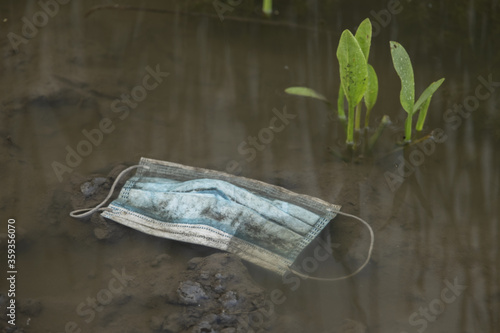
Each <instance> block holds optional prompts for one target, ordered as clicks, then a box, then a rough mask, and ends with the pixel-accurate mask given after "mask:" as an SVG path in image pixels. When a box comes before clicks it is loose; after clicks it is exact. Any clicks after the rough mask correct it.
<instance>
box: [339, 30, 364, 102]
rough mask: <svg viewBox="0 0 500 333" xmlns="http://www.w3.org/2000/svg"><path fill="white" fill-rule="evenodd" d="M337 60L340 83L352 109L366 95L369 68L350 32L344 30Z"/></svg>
mask: <svg viewBox="0 0 500 333" xmlns="http://www.w3.org/2000/svg"><path fill="white" fill-rule="evenodd" d="M337 58H338V60H339V65H340V82H341V85H342V87H343V89H344V93H345V96H346V98H347V101H348V103H349V108H351V106H352V107H354V106H355V105H357V104H358V103H359V102H360V101H361V99H362V98H363V95H364V94H365V91H366V85H367V77H368V70H367V67H368V66H367V62H366V58H365V56H364V54H363V51H362V50H361V47H360V46H359V43H358V42H357V41H356V38H354V36H353V35H352V33H351V32H350V31H349V30H344V32H343V33H342V36H341V37H340V41H339V46H338V48H337Z"/></svg>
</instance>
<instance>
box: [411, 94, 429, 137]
mask: <svg viewBox="0 0 500 333" xmlns="http://www.w3.org/2000/svg"><path fill="white" fill-rule="evenodd" d="M431 98H432V96H430V97H429V98H427V100H426V101H425V102H424V103H422V107H421V108H420V113H419V114H418V120H417V126H416V127H415V129H416V130H417V131H421V130H422V129H423V128H424V122H425V117H427V109H429V104H430V103H431Z"/></svg>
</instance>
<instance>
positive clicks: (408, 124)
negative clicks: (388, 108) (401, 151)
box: [405, 113, 413, 142]
mask: <svg viewBox="0 0 500 333" xmlns="http://www.w3.org/2000/svg"><path fill="white" fill-rule="evenodd" d="M412 116H413V115H411V114H409V113H408V117H407V118H406V123H405V142H411V125H412V124H411V121H412Z"/></svg>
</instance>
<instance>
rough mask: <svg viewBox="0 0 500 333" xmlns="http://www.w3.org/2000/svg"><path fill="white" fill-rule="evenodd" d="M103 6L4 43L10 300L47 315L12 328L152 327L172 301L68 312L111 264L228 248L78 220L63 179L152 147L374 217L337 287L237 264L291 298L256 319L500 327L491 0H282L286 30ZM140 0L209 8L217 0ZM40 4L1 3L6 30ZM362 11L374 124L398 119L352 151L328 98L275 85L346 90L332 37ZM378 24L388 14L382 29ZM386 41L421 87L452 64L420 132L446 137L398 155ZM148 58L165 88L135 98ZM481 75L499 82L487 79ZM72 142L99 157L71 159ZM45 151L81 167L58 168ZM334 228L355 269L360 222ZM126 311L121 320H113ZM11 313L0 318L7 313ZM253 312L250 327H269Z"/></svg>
mask: <svg viewBox="0 0 500 333" xmlns="http://www.w3.org/2000/svg"><path fill="white" fill-rule="evenodd" d="M130 3H132V2H130ZM98 4H102V3H100V2H97V1H88V2H86V3H85V4H82V3H80V2H76V1H75V2H69V3H68V4H65V5H61V6H60V8H59V9H58V11H57V12H56V13H54V16H53V17H50V18H48V19H47V23H46V24H44V25H43V26H41V27H39V28H38V29H37V30H38V31H37V32H31V33H32V35H31V38H30V39H26V40H25V41H26V42H25V43H24V42H23V43H20V44H19V45H18V51H17V52H15V51H13V44H12V43H11V42H10V41H9V39H8V38H3V39H2V42H1V49H2V62H1V63H2V65H1V66H0V74H1V77H2V79H1V80H0V84H1V88H2V89H1V91H2V92H3V94H2V96H1V103H2V104H1V112H0V116H1V122H0V123H1V125H0V126H1V127H0V135H1V139H2V143H1V145H2V149H1V150H0V152H1V157H0V158H1V161H2V163H1V164H0V170H1V174H2V175H3V178H4V180H5V182H6V184H4V191H2V195H1V198H2V201H1V202H2V205H1V211H2V229H3V230H2V231H1V233H3V234H4V236H2V244H6V240H7V238H6V233H7V222H8V219H15V221H16V222H15V226H16V236H17V240H18V242H17V250H16V256H17V257H16V260H17V261H16V262H17V275H16V297H15V298H16V300H17V301H18V303H19V304H23V302H24V303H25V304H26V303H27V302H28V301H27V300H28V299H35V300H36V301H38V302H40V304H41V311H40V312H38V311H37V310H36V306H35V307H32V308H29V306H24V308H19V309H18V316H17V325H18V327H21V328H23V329H24V331H25V332H63V331H65V330H66V331H67V332H71V331H73V329H75V328H72V327H71V325H70V326H69V328H68V326H67V323H68V322H74V323H76V325H77V328H76V329H81V330H82V331H83V332H86V331H88V332H90V331H94V332H101V331H103V332H104V331H106V332H108V331H115V330H116V331H121V332H133V331H144V329H150V330H151V328H149V327H150V326H149V324H148V323H149V321H150V320H151V317H152V316H155V315H156V314H157V313H162V312H172V311H179V309H178V308H176V310H175V309H174V306H173V305H172V304H169V305H168V306H167V305H162V304H156V303H152V301H150V300H149V301H144V300H143V299H141V298H140V297H137V296H136V295H135V294H133V293H132V292H131V293H130V294H127V295H128V298H126V300H127V301H123V302H122V301H120V302H118V303H116V302H113V303H111V304H112V305H110V306H108V308H106V310H105V312H104V313H98V314H97V318H98V319H99V320H90V321H89V322H86V321H85V318H86V317H85V316H81V315H79V314H78V313H75V309H76V308H77V306H78V305H79V304H80V303H81V302H83V301H85V300H86V298H87V297H89V296H92V295H96V294H98V293H99V291H100V290H102V288H104V287H105V286H107V284H108V281H109V280H110V278H111V277H112V276H113V273H112V271H113V269H115V270H120V269H121V267H127V269H132V270H133V268H130V267H134V266H137V267H142V266H140V265H141V263H143V262H147V260H149V259H148V258H155V257H157V256H158V255H159V254H162V253H167V254H168V255H169V256H170V257H171V260H170V261H169V266H168V268H166V269H168V271H169V272H170V271H172V272H182V271H183V270H185V269H186V263H187V262H188V261H189V260H190V259H192V258H193V257H205V256H207V255H209V254H212V253H215V252H217V251H215V250H212V249H206V248H203V247H198V246H191V245H187V244H183V243H179V242H174V241H169V240H163V239H155V238H153V237H149V236H146V235H142V234H139V233H138V232H128V233H126V235H125V236H124V237H123V238H120V239H119V240H117V241H114V242H103V241H97V240H96V239H95V236H94V234H93V227H92V226H91V225H90V224H89V223H84V222H80V221H76V220H74V219H71V218H70V217H69V216H68V213H69V211H71V210H72V209H73V207H72V205H71V198H72V193H71V189H74V188H75V187H71V185H72V184H73V185H74V183H75V182H78V180H79V179H84V178H78V177H77V175H78V174H79V175H83V176H82V177H85V176H88V175H91V174H100V175H107V174H108V173H109V172H110V171H111V170H112V169H113V168H114V167H115V166H117V165H119V164H126V165H132V164H136V163H137V162H138V161H139V159H140V157H142V156H145V157H150V158H156V159H159V160H166V161H172V162H176V163H181V164H186V165H193V166H198V167H203V168H210V169H216V170H220V171H227V172H230V173H235V174H239V175H243V176H246V177H250V178H255V179H259V180H263V181H266V182H269V183H271V184H275V185H280V186H283V187H285V188H288V189H291V190H293V191H295V192H298V193H304V194H309V195H312V196H315V197H319V198H321V199H323V200H326V201H329V202H332V203H336V204H340V205H342V206H343V210H344V211H346V212H348V213H353V214H356V215H359V216H361V217H362V218H364V219H366V220H367V221H369V223H370V224H371V225H372V227H373V229H374V231H375V237H376V240H375V249H374V253H373V257H372V260H371V262H370V264H369V265H368V266H367V267H366V268H365V269H364V270H363V271H362V272H361V273H360V274H358V275H356V276H355V277H353V278H351V279H348V280H345V281H340V282H333V283H324V282H315V281H309V280H300V279H296V280H293V281H286V280H282V279H281V278H279V277H276V276H275V275H273V274H272V273H269V272H266V271H264V270H262V269H260V268H258V267H255V266H253V265H251V264H246V266H247V268H248V270H249V272H250V275H251V276H252V278H253V279H254V280H255V281H256V283H257V284H258V285H259V286H260V287H262V288H263V290H264V294H266V295H271V294H272V292H273V291H275V290H279V291H280V292H281V293H282V294H283V295H284V297H285V298H286V300H284V301H283V302H280V304H275V306H274V307H273V311H270V312H267V313H262V314H261V315H262V316H264V317H272V318H271V319H273V318H287V319H283V320H281V319H280V320H281V321H279V320H278V321H277V324H275V325H274V326H272V327H267V328H263V330H264V331H271V332H282V331H287V332H290V331H293V330H291V329H290V328H288V326H287V328H285V326H284V324H283V323H284V322H286V321H287V320H288V321H289V322H291V323H292V325H291V326H292V327H293V329H295V330H296V331H297V332H301V331H314V332H325V333H326V332H349V331H348V327H347V326H348V325H357V329H358V330H359V331H360V332H364V330H363V328H362V327H366V331H367V332H424V331H426V332H497V331H498V327H500V319H499V313H500V286H499V281H500V276H499V275H500V272H499V267H500V258H499V246H498V237H499V236H500V234H499V233H500V231H499V222H500V221H499V219H498V216H499V213H500V212H499V208H498V202H499V197H500V193H499V192H500V190H499V189H500V158H499V154H498V145H499V144H500V113H499V105H500V97H499V96H500V94H499V92H500V83H497V82H499V81H500V72H499V71H498V65H499V59H500V45H499V41H498V38H497V36H498V33H500V22H499V21H498V15H497V14H498V12H499V11H500V4H499V3H498V1H470V2H466V1H459V2H458V3H457V2H451V1H443V2H441V4H434V3H426V4H424V3H413V2H409V1H401V2H400V6H399V7H397V10H395V12H397V13H396V14H392V15H390V16H385V17H384V14H382V13H381V11H382V10H388V9H389V7H388V3H386V2H377V3H374V2H366V3H365V4H363V5H362V4H359V5H348V4H339V3H336V2H333V1H331V2H325V3H323V4H315V3H313V2H297V3H295V5H291V4H287V3H286V2H279V1H278V2H277V3H276V4H275V6H276V8H279V10H280V15H279V16H278V17H277V18H275V19H276V20H280V21H286V22H289V23H290V24H292V26H288V27H281V26H279V27H278V26H269V25H265V24H259V23H255V22H241V21H230V20H229V19H225V20H224V21H223V22H221V20H220V19H218V18H216V17H215V18H214V17H210V16H202V17H198V16H186V15H164V14H158V13H145V12H137V11H120V10H102V11H96V12H94V13H93V14H92V15H90V16H89V17H87V18H85V17H84V13H85V12H86V11H87V10H88V9H90V8H91V7H92V6H93V5H98ZM105 4H110V2H109V3H108V2H105ZM123 4H125V3H123ZM134 5H137V6H143V7H148V8H168V9H171V10H175V11H178V12H180V11H182V12H186V11H194V12H205V13H208V14H209V15H214V14H216V12H215V9H214V8H213V6H212V3H211V2H210V1H197V2H194V1H193V2H169V3H168V4H165V3H163V2H162V1H147V2H145V1H144V2H140V3H139V4H134ZM258 6H259V4H258V3H257V2H256V3H255V4H252V3H250V2H248V3H246V2H245V3H242V4H241V5H239V6H236V7H235V8H234V10H233V11H232V12H231V13H229V12H228V13H226V14H225V15H226V16H229V15H233V16H238V17H246V18H250V19H260V16H259V15H258V14H256V13H255V12H254V9H255V8H258ZM39 11H40V7H39V4H38V3H37V2H36V1H24V2H14V1H11V2H5V3H3V4H1V5H0V13H1V19H2V20H3V22H2V23H1V24H2V25H1V31H2V36H7V35H8V33H9V32H14V33H16V34H18V35H21V34H22V33H23V31H22V29H23V24H24V23H23V22H24V21H23V20H22V19H23V17H27V18H29V19H30V20H32V18H33V15H34V14H36V13H37V12H39ZM384 13H385V12H384ZM365 17H370V19H372V21H373V22H378V23H374V24H378V25H377V27H378V30H376V31H377V32H379V33H378V34H376V36H374V38H373V41H372V49H371V57H370V63H371V64H372V65H373V66H374V68H375V69H376V71H377V74H378V77H379V84H380V95H379V98H378V101H377V104H376V106H375V108H374V110H373V112H372V117H371V122H372V123H375V124H378V122H379V121H380V119H381V118H382V116H383V115H384V114H387V115H389V116H390V117H391V120H392V125H391V126H389V128H387V129H386V131H385V132H384V134H383V136H382V138H381V140H380V141H379V142H378V144H377V148H376V149H375V153H374V157H372V158H363V159H362V160H361V161H357V162H345V161H342V160H340V159H338V158H336V157H335V156H333V155H332V154H330V153H329V152H328V149H327V147H333V148H334V149H336V150H340V149H342V147H343V145H344V143H343V142H344V138H345V137H344V132H343V130H342V128H341V126H340V124H339V122H338V121H337V120H336V119H335V118H334V119H333V120H332V119H331V118H330V117H329V114H328V110H327V108H326V107H325V106H324V105H323V104H321V103H320V102H316V101H313V100H308V99H305V98H299V97H292V96H289V95H286V94H285V93H284V92H283V90H284V89H285V88H286V87H289V86H295V85H305V86H309V87H312V88H314V89H316V90H317V91H319V92H322V93H323V94H325V95H326V96H327V97H328V98H330V99H331V100H335V99H336V96H337V91H338V84H339V82H338V64H337V60H336V55H335V52H336V46H337V42H338V39H339V37H340V34H341V32H342V30H344V29H347V28H348V29H351V30H354V29H355V28H356V25H357V24H359V22H361V21H362V20H363V19H364V18H365ZM389 18H390V21H389ZM383 19H385V22H386V23H387V24H385V23H384V22H382V23H384V24H381V23H380V22H381V20H383ZM304 27H308V29H304ZM315 30H316V31H315ZM389 40H396V41H399V42H400V43H402V44H403V45H404V46H405V48H406V50H407V51H408V53H409V54H410V56H411V58H412V61H413V66H414V69H415V78H416V95H417V96H418V95H419V94H420V92H421V91H423V89H424V88H425V87H426V86H427V85H428V84H429V83H430V82H432V81H435V80H437V79H439V78H441V77H445V78H446V81H445V83H444V84H443V86H442V88H441V89H439V90H438V92H437V93H436V94H435V96H434V98H433V100H432V103H431V106H430V110H429V115H428V118H427V122H426V126H425V128H424V134H428V133H430V132H432V131H434V133H435V134H436V133H438V134H441V135H440V136H438V137H439V138H440V140H438V141H440V142H429V141H427V142H426V144H425V145H420V146H413V147H412V148H410V149H407V150H406V151H403V150H397V151H395V152H392V153H390V152H391V151H393V150H394V149H397V146H396V145H395V142H396V141H398V140H401V139H402V136H403V126H404V120H405V117H406V114H405V113H404V111H403V110H402V108H401V106H400V104H399V89H400V83H399V79H398V77H397V75H396V73H395V71H394V69H393V68H392V62H391V59H390V52H389ZM148 68H149V69H148ZM156 68H159V70H160V71H161V72H163V73H165V74H164V75H163V76H161V77H159V78H158V82H157V83H158V84H157V86H156V87H154V88H152V89H151V90H141V91H146V92H147V94H146V95H145V96H141V95H138V94H140V88H137V87H138V86H140V85H141V84H144V81H143V79H144V77H145V76H146V75H147V74H148V73H149V72H150V71H154V70H155V69H156ZM166 73H168V75H167V74H166ZM485 80H486V81H488V80H489V81H492V82H493V83H491V85H489V89H490V90H488V88H486V86H485V85H484V82H485ZM160 81H161V82H160ZM153 83H154V81H153V80H150V81H148V84H151V85H154V84H153ZM134 89H135V90H134ZM131 93H133V94H135V96H136V97H137V96H138V98H136V100H135V101H134V100H131V102H130V103H131V104H130V105H129V106H128V107H125V104H123V103H121V104H116V103H115V102H114V101H115V100H117V99H120V98H121V96H122V94H131ZM455 105H458V108H460V105H463V106H464V107H463V109H462V111H460V112H461V113H460V112H459V113H450V112H447V110H449V109H453V108H454V107H455ZM117 106H120V107H121V108H117ZM285 109H286V112H287V113H288V114H290V116H289V118H288V120H287V121H286V122H284V123H283V124H284V128H283V130H280V131H278V130H276V128H274V129H275V131H273V132H272V133H273V134H272V137H270V138H267V137H265V135H266V134H260V136H261V138H264V140H262V139H260V140H262V141H264V142H260V143H259V144H258V145H257V146H256V148H255V149H250V147H251V140H252V139H249V138H250V137H257V138H259V133H262V131H263V129H266V128H269V127H270V126H273V120H272V119H273V117H276V112H278V113H281V114H282V113H283V112H285V111H284V110H285ZM468 110H470V112H469V111H468ZM103 119H109V121H107V122H106V120H104V123H103ZM103 124H104V125H103ZM100 126H101V131H102V129H103V128H104V129H105V130H107V131H108V132H109V133H105V134H103V135H102V139H99V138H97V137H96V139H95V140H97V141H96V142H97V144H94V145H88V144H87V145H86V144H85V143H82V142H84V140H87V139H86V137H85V135H84V134H83V133H82V131H83V130H86V131H88V132H92V131H94V132H92V133H95V130H96V129H98V128H100ZM277 126H279V124H278V125H277ZM271 129H272V128H271ZM266 133H269V131H267V132H266ZM98 141H100V142H98ZM245 141H246V142H247V143H246V144H245V143H244V142H245ZM242 147H243V148H242ZM67 149H73V150H78V149H80V151H84V152H86V153H87V152H88V155H87V156H82V157H81V160H70V162H73V164H72V165H71V166H69V165H68V163H67V162H68V161H66V158H67V154H68V150H67ZM85 149H87V151H85ZM54 162H58V163H61V164H64V165H66V166H67V168H68V169H65V170H67V171H71V172H59V176H58V175H57V173H56V172H55V171H54ZM235 166H237V167H235ZM329 232H330V234H331V236H332V241H333V242H336V243H339V244H340V245H341V247H340V248H339V251H338V254H336V259H338V260H339V263H338V265H339V266H342V269H341V274H345V273H348V272H349V271H352V269H353V267H354V268H355V267H356V266H355V265H356V262H359V261H360V260H362V259H363V256H364V255H365V253H366V248H367V233H366V232H365V231H364V230H363V229H362V228H361V227H359V228H358V227H357V226H355V224H354V222H353V221H350V220H349V219H346V218H342V217H337V218H335V219H334V220H333V222H332V223H331V227H330V229H329ZM1 253H2V259H1V260H2V266H1V267H2V268H3V267H7V266H6V265H4V263H5V264H6V261H7V259H6V258H7V252H6V246H2V249H1ZM343 265H345V266H343ZM4 271H7V269H5V270H4ZM133 272H134V273H133V274H135V277H136V279H137V281H140V283H144V281H146V282H147V279H146V273H145V275H144V276H143V277H141V275H140V271H133ZM167 273H168V272H165V274H167ZM148 274H149V272H148ZM168 274H169V273H168ZM318 274H319V273H318ZM149 276H150V275H147V277H148V279H149ZM4 281H5V280H4ZM155 281H156V280H155ZM159 281H160V282H161V280H159ZM164 282H165V283H168V280H166V281H164ZM138 283H139V282H138ZM4 287H8V286H7V284H3V283H2V291H1V292H2V294H3V296H2V302H5V294H6V290H7V288H4ZM144 292H145V293H147V292H148V290H147V289H144ZM145 298H147V297H145ZM28 303H29V302H28ZM2 304H5V303H2ZM121 304H125V305H123V306H121ZM2 306H3V305H2ZM177 307H178V305H177ZM27 308H28V310H26V309H27ZM33 308H35V310H33ZM181 308H182V307H181ZM30 309H31V310H30ZM110 309H111V310H110ZM271 312H272V313H271ZM132 314H133V316H132ZM99 315H100V316H101V317H99ZM125 315H129V317H128V318H130V319H128V320H124V321H123V322H122V324H120V320H121V319H123V317H122V316H125ZM2 318H3V319H2V321H1V323H2V325H3V326H5V327H9V326H11V325H9V324H7V323H6V321H5V320H4V319H5V317H2ZM265 319H269V318H265ZM252 320H253V319H252ZM255 320H257V319H255ZM346 320H347V321H346ZM349 320H352V321H349ZM253 324H254V328H255V331H258V329H257V326H259V324H258V323H255V322H254V323H253ZM120 325H121V326H120ZM343 325H347V326H343ZM8 329H11V327H10V328H8ZM181 331H182V330H181ZM201 331H202V332H209V330H206V331H203V330H201ZM247 331H249V330H247ZM75 332H77V331H76V330H75ZM182 332H183V331H182ZM356 332H357V331H356Z"/></svg>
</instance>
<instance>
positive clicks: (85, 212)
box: [69, 165, 149, 219]
mask: <svg viewBox="0 0 500 333" xmlns="http://www.w3.org/2000/svg"><path fill="white" fill-rule="evenodd" d="M137 168H144V169H149V167H148V166H146V165H134V166H131V167H128V168H126V169H125V170H123V171H122V172H120V174H119V175H118V177H116V179H115V181H114V182H113V185H112V186H111V189H110V190H109V193H108V196H107V197H106V199H104V200H103V201H102V202H101V203H100V204H98V205H97V206H95V207H94V208H83V209H77V210H74V211H72V212H71V213H69V216H71V217H74V218H77V219H81V218H85V217H88V216H90V215H92V214H94V213H95V212H97V211H103V210H106V208H101V207H102V206H103V205H104V204H105V203H106V202H107V201H108V200H109V198H111V196H112V195H113V192H114V191H115V187H116V185H117V184H118V182H119V181H120V179H121V178H122V177H123V176H124V175H125V174H127V173H128V172H129V171H130V170H133V169H137Z"/></svg>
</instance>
